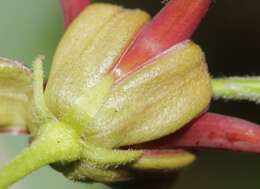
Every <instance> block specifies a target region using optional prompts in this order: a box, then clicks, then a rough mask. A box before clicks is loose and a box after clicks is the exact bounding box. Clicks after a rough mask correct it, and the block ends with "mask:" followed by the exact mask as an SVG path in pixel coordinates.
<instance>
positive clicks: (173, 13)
mask: <svg viewBox="0 0 260 189" xmlns="http://www.w3.org/2000/svg"><path fill="white" fill-rule="evenodd" d="M210 4H211V0H171V1H170V2H169V3H168V4H167V5H166V6H165V8H163V9H162V10H161V11H160V12H159V13H158V15H157V16H156V17H155V18H154V19H153V20H152V21H151V23H150V24H148V25H147V26H146V27H144V28H143V30H142V31H141V32H140V34H139V35H138V36H137V38H136V40H135V42H134V43H133V44H132V45H131V46H130V47H129V48H128V49H127V50H126V52H125V53H124V55H123V56H122V57H121V59H120V60H119V62H118V64H117V65H116V67H115V68H114V69H113V72H114V74H115V75H116V77H117V78H119V77H121V76H122V75H124V74H125V73H127V72H128V71H129V70H132V69H133V68H134V67H137V66H138V65H140V64H142V63H144V62H146V61H147V60H148V59H150V58H152V57H154V56H156V55H158V54H159V53H161V52H163V51H165V50H166V49H168V48H170V47H171V46H173V45H175V44H177V43H179V42H181V41H183V40H185V39H188V38H190V37H191V35H192V34H193V32H194V31H195V29H196V28H197V26H198V24H199V23H200V21H201V19H202V18H203V17H204V15H205V14H206V12H207V10H208V7H209V6H210ZM118 73H120V74H118Z"/></svg>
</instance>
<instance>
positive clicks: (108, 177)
mask: <svg viewBox="0 0 260 189" xmlns="http://www.w3.org/2000/svg"><path fill="white" fill-rule="evenodd" d="M55 168H57V167H55ZM58 170H60V171H61V172H62V173H63V174H64V175H65V176H66V177H67V178H69V179H71V180H74V181H82V182H89V181H90V182H93V181H95V182H103V183H114V182H122V181H127V180H130V179H133V175H131V174H130V173H129V172H128V171H127V170H124V169H121V168H104V167H98V166H97V165H95V164H93V163H91V162H88V161H81V162H75V163H72V164H70V165H66V166H61V165H58Z"/></svg>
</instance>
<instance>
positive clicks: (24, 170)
mask: <svg viewBox="0 0 260 189" xmlns="http://www.w3.org/2000/svg"><path fill="white" fill-rule="evenodd" d="M79 141H80V140H79V137H78V134H77V133H75V131H74V130H73V129H72V128H71V127H70V126H68V125H65V124H63V123H60V122H51V123H48V124H46V125H45V126H44V127H43V130H42V131H41V134H40V136H39V137H38V138H37V139H36V140H35V141H34V142H33V143H32V144H31V145H30V146H29V147H28V148H27V149H25V150H24V151H23V152H22V153H21V154H20V155H19V156H18V157H17V158H16V159H15V160H13V161H11V162H10V163H9V164H7V165H6V166H5V167H4V168H3V169H2V170H0V189H5V188H7V187H8V186H10V185H12V184H13V183H15V182H17V181H18V180H20V179H21V178H23V177H24V176H26V175H28V174H30V173H31V172H33V171H35V170H37V169H39V168H41V167H43V166H45V165H48V164H51V163H55V162H62V161H74V160H77V159H78V158H79V157H80V156H81V149H82V148H81V144H80V142H79Z"/></svg>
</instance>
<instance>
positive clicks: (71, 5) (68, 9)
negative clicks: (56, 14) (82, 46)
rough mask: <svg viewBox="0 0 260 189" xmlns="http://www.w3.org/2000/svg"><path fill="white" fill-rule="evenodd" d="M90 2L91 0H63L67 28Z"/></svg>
mask: <svg viewBox="0 0 260 189" xmlns="http://www.w3.org/2000/svg"><path fill="white" fill-rule="evenodd" d="M90 2H91V1H90V0H61V4H62V8H63V14H64V26H65V28H67V27H68V26H69V25H70V23H71V22H72V21H73V20H74V19H75V18H76V17H77V16H78V15H79V13H80V12H81V11H82V10H83V9H84V8H85V7H86V6H87V5H88V4H90Z"/></svg>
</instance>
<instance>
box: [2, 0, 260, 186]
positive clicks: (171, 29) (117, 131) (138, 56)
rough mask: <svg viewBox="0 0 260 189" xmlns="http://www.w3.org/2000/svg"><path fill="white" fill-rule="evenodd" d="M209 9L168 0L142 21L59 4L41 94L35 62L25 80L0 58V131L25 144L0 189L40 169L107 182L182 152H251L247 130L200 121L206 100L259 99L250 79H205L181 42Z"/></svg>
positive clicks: (81, 1)
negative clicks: (24, 138)
mask: <svg viewBox="0 0 260 189" xmlns="http://www.w3.org/2000/svg"><path fill="white" fill-rule="evenodd" d="M210 4H211V0H197V1H190V0H171V1H169V2H168V3H167V4H166V6H165V7H164V8H163V9H162V10H161V11H160V12H159V13H158V14H157V15H156V16H155V17H154V18H153V19H152V20H150V16H149V15H148V14H147V13H146V12H144V11H142V10H139V9H135V10H131V9H126V8H122V7H120V6H116V5H111V4H105V3H99V4H90V1H86V0H75V1H71V0H64V1H62V6H63V10H64V15H65V16H64V17H65V27H66V28H67V30H66V32H65V34H64V36H63V38H62V40H61V41H60V44H59V46H58V48H57V50H56V53H55V57H54V60H53V64H52V68H51V72H50V76H49V78H48V82H47V85H46V87H44V81H43V71H42V62H43V59H44V57H43V56H39V57H38V58H37V59H36V60H35V62H34V69H33V72H32V71H31V70H30V69H28V68H26V67H24V66H23V65H22V64H20V63H17V62H14V61H11V60H8V59H4V58H2V59H0V71H1V72H0V73H1V76H2V77H1V80H0V90H1V91H3V94H5V96H4V98H5V101H4V100H2V99H1V100H0V104H1V106H2V107H4V109H2V110H1V112H0V121H1V122H0V123H1V124H2V125H5V126H6V127H5V128H4V129H5V130H3V131H17V130H16V129H12V127H9V126H12V125H14V124H19V125H23V126H24V127H25V128H26V130H27V131H28V132H29V133H30V134H31V136H32V143H31V144H30V146H29V147H28V148H27V149H25V151H24V152H23V153H22V154H21V155H19V156H18V157H17V158H16V159H15V160H13V161H12V162H10V164H8V165H6V166H5V167H4V168H3V169H2V170H1V171H0V188H7V187H8V186H10V185H11V184H13V183H14V182H16V181H17V180H19V179H20V178H22V177H24V176H26V175H28V174H29V173H31V172H32V171H34V170H36V169H38V168H40V167H42V166H44V165H47V164H51V165H52V166H53V167H54V168H55V169H57V170H59V171H61V172H62V173H63V174H64V175H65V176H66V177H68V178H70V179H73V180H78V181H89V180H91V181H98V182H107V183H111V182H119V181H125V180H129V179H132V178H134V177H135V176H136V175H135V171H151V170H152V171H164V172H165V171H175V170H176V169H180V168H182V167H185V166H187V165H189V164H191V163H192V162H193V161H194V160H195V155H194V154H193V153H191V152H189V151H188V149H190V148H200V147H203V148H221V149H228V150H237V151H244V152H257V153H259V151H260V150H259V149H260V143H259V142H258V141H259V138H260V129H259V127H258V126H257V125H256V124H253V123H250V122H247V121H243V120H241V119H237V118H231V117H228V116H223V115H217V114H213V113H205V112H206V111H207V109H208V107H209V105H210V101H211V99H212V97H213V96H214V95H215V96H216V97H218V98H231V99H238V98H239V99H247V100H252V101H258V100H259V79H258V78H246V82H244V81H245V79H244V78H236V79H234V78H233V79H230V78H227V79H218V80H214V79H212V78H211V77H210V75H209V73H208V69H207V65H206V58H205V55H204V53H203V51H202V49H201V48H200V47H199V46H198V45H197V44H195V43H194V42H192V41H191V40H189V38H190V37H191V35H192V33H193V32H194V30H195V29H196V28H197V26H198V24H199V23H200V21H201V19H202V18H203V16H204V15H205V14H206V12H207V10H208V7H209V6H210ZM85 7H86V8H85ZM78 14H79V16H78ZM239 81H240V82H239ZM253 84H255V85H253ZM234 86H235V87H234ZM248 89H251V90H248ZM238 91H239V92H238ZM252 91H253V92H254V91H258V93H257V92H256V93H254V97H252V96H250V94H253V92H252ZM246 94H247V95H246ZM7 99H11V101H7ZM14 99H15V101H14ZM18 107H19V108H18ZM14 110H15V111H14ZM6 115H7V116H6ZM19 131H21V130H19ZM23 131H25V130H23Z"/></svg>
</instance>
